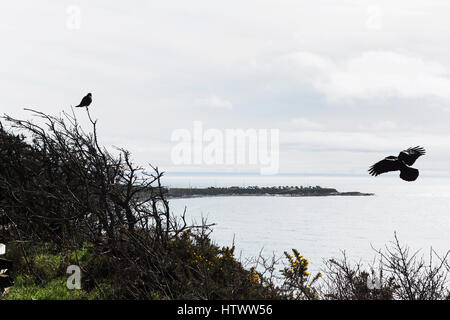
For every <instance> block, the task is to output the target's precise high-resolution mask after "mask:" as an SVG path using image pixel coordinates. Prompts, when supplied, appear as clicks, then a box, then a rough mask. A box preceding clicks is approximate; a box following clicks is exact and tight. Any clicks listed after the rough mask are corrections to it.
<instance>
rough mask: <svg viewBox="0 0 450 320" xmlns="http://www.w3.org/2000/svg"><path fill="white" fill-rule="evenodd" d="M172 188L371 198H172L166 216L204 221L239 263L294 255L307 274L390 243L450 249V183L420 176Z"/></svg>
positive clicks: (224, 181) (218, 182) (181, 180)
mask: <svg viewBox="0 0 450 320" xmlns="http://www.w3.org/2000/svg"><path fill="white" fill-rule="evenodd" d="M165 183H166V184H169V185H171V186H187V185H190V186H193V187H194V186H195V187H206V186H211V185H213V186H214V185H215V186H231V185H238V186H245V185H260V186H263V185H264V186H266V185H268V186H270V185H277V186H278V185H289V186H291V185H304V186H306V185H313V186H315V185H320V186H322V187H334V188H336V189H337V190H338V191H361V192H373V193H375V196H369V197H349V196H337V197H210V198H194V199H173V200H171V201H170V206H171V209H172V212H174V213H175V214H181V213H182V212H183V210H184V208H186V217H187V219H188V221H196V222H197V223H198V222H200V221H201V219H202V218H206V219H207V221H208V222H209V223H215V224H216V225H215V226H214V227H213V233H212V238H213V239H214V241H215V242H216V243H217V244H219V245H231V244H232V242H233V239H234V243H235V245H236V253H237V254H238V256H240V257H241V259H242V260H243V261H245V260H247V259H248V258H251V257H255V256H257V255H258V254H259V253H260V252H261V250H262V254H263V255H264V256H267V257H269V256H271V255H272V254H275V255H276V256H281V255H283V252H284V251H289V250H291V248H296V249H298V250H299V251H300V252H301V254H302V255H304V256H305V257H308V258H309V260H310V267H311V270H312V271H313V272H317V271H322V268H323V262H324V260H325V259H329V258H333V257H337V258H338V257H341V251H342V250H345V253H346V255H347V257H348V258H349V260H351V261H353V262H357V261H361V262H363V263H370V262H373V261H374V257H375V255H376V252H375V249H382V248H384V247H385V245H388V244H389V242H390V241H393V240H394V232H396V234H397V236H398V238H399V240H400V242H401V243H402V244H407V245H408V246H409V247H410V248H411V249H412V250H419V249H421V250H422V253H423V254H424V255H425V257H427V255H428V252H429V250H430V248H431V247H432V248H433V249H434V250H435V251H437V252H438V253H440V254H444V253H445V252H447V251H448V250H449V249H450V232H449V231H450V179H448V178H444V179H441V178H433V177H419V179H418V180H417V181H416V182H412V183H408V182H404V181H402V180H400V179H399V178H398V177H377V178H373V177H336V176H333V177H326V176H316V177H305V176H281V177H260V176H218V177H215V176H200V177H195V176H191V177H189V176H182V177H180V176H175V177H167V178H166V181H165Z"/></svg>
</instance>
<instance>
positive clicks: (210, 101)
mask: <svg viewBox="0 0 450 320" xmlns="http://www.w3.org/2000/svg"><path fill="white" fill-rule="evenodd" d="M195 104H196V105H197V106H201V107H207V108H213V109H233V104H232V103H231V102H230V101H228V100H225V99H222V98H219V97H218V96H215V95H212V96H209V97H206V98H200V99H197V100H196V101H195Z"/></svg>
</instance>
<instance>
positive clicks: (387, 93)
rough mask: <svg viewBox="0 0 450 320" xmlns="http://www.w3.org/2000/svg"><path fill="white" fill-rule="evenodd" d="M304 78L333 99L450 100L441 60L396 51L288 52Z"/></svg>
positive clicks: (449, 86) (448, 81)
mask: <svg viewBox="0 0 450 320" xmlns="http://www.w3.org/2000/svg"><path fill="white" fill-rule="evenodd" d="M288 58H289V61H290V62H291V63H292V64H293V65H294V66H295V67H296V69H294V70H295V72H297V73H298V78H299V79H300V80H301V81H304V82H306V83H309V84H310V85H312V86H313V87H314V88H315V89H316V90H317V91H319V92H321V93H323V94H325V95H326V97H327V98H328V99H330V100H341V99H343V100H348V99H359V100H371V99H377V98H381V99H385V98H387V97H398V98H404V99H418V98H426V97H431V98H439V99H444V100H446V101H447V100H450V70H449V68H448V67H447V66H445V65H442V64H440V63H437V62H434V61H430V60H426V59H422V58H420V57H416V56H413V55H407V54H403V53H397V52H392V51H367V52H363V53H362V54H359V55H357V56H353V57H351V58H349V59H341V60H338V61H336V62H334V61H332V60H331V59H330V58H328V57H326V56H322V55H317V54H313V53H310V52H298V53H295V54H290V55H289V56H288Z"/></svg>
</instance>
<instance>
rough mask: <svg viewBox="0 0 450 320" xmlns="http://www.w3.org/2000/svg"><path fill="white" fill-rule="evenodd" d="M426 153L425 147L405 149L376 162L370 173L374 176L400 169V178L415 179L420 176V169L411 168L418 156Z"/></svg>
mask: <svg viewBox="0 0 450 320" xmlns="http://www.w3.org/2000/svg"><path fill="white" fill-rule="evenodd" d="M424 154H425V149H424V148H422V147H419V146H417V147H414V148H408V149H406V150H403V151H402V152H400V153H399V154H398V157H395V156H389V157H386V158H384V159H383V160H381V161H379V162H377V163H375V164H374V165H373V166H371V167H370V168H369V173H370V174H371V175H373V176H378V175H379V174H382V173H385V172H389V171H397V170H400V178H402V179H403V180H405V181H414V180H416V179H417V177H418V176H419V170H417V169H414V168H411V167H410V166H411V165H413V164H414V162H415V161H416V160H417V158H418V157H420V156H422V155H424Z"/></svg>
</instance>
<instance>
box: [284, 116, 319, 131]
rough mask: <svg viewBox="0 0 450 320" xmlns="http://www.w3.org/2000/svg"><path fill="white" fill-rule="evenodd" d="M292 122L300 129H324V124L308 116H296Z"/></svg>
mask: <svg viewBox="0 0 450 320" xmlns="http://www.w3.org/2000/svg"><path fill="white" fill-rule="evenodd" d="M291 123H292V124H293V125H294V126H296V127H297V128H299V129H305V130H320V129H324V126H323V125H322V124H320V123H318V122H315V121H311V120H309V119H306V118H294V119H292V121H291Z"/></svg>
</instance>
